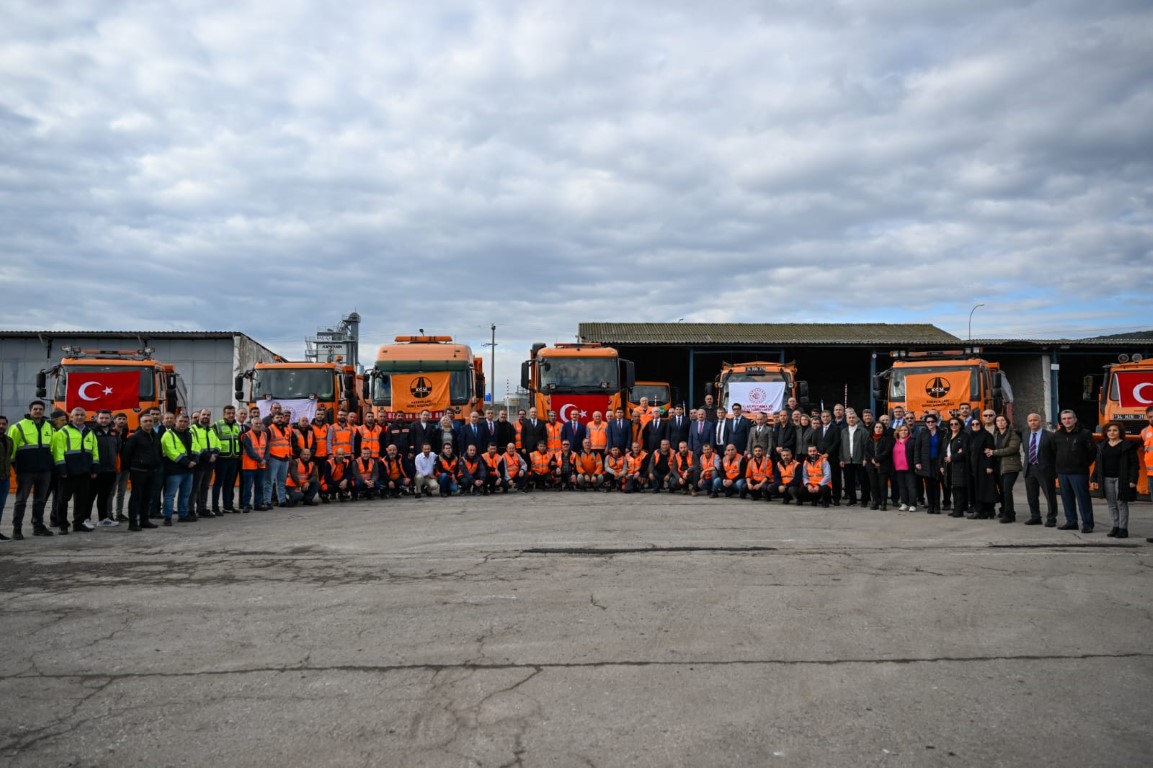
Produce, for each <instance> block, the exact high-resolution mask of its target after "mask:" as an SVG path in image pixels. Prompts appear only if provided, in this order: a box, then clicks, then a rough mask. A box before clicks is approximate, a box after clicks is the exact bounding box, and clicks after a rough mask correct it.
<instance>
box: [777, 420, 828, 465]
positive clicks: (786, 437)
mask: <svg viewBox="0 0 1153 768" xmlns="http://www.w3.org/2000/svg"><path fill="white" fill-rule="evenodd" d="M776 418H777V422H776V424H774V425H773V428H772V430H771V432H772V435H773V453H774V454H776V456H777V461H780V460H781V459H780V456H781V451H783V450H785V449H786V448H788V449H789V450H790V451H792V452H793V455H794V456H800V455H801V452H800V450H799V446H798V445H797V428H796V427H794V426H793V419H792V416H791V414H789V412H788V411H786V410H783V409H782V410H780V411H777V413H776ZM821 455H823V456H825V458H828V456H827V455H825V452H824V451H821ZM834 458H835V457H834Z"/></svg>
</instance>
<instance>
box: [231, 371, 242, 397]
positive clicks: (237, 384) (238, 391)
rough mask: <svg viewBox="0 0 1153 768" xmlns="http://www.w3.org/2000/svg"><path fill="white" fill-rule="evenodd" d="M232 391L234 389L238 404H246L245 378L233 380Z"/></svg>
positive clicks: (238, 377) (239, 377) (240, 377)
mask: <svg viewBox="0 0 1153 768" xmlns="http://www.w3.org/2000/svg"><path fill="white" fill-rule="evenodd" d="M232 389H233V392H232V394H233V396H234V397H235V398H236V402H238V403H243V402H244V376H243V375H241V376H237V377H236V378H235V379H233V380H232Z"/></svg>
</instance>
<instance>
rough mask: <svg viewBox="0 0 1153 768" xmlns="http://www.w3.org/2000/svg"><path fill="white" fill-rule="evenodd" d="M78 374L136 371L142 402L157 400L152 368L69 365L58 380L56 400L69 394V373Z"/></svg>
mask: <svg viewBox="0 0 1153 768" xmlns="http://www.w3.org/2000/svg"><path fill="white" fill-rule="evenodd" d="M69 371H76V372H78V373H126V372H128V371H136V372H138V373H139V374H140V402H142V403H146V402H150V401H152V400H155V399H156V381H155V378H156V377H155V376H153V375H152V369H151V368H144V367H134V366H129V365H67V366H64V369H63V370H62V371H61V373H60V378H58V379H57V380H56V396H55V399H56V400H64V399H65V396H66V393H67V392H68V372H69Z"/></svg>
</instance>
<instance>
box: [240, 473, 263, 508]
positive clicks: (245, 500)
mask: <svg viewBox="0 0 1153 768" xmlns="http://www.w3.org/2000/svg"><path fill="white" fill-rule="evenodd" d="M267 474H268V470H267V469H245V470H242V471H241V472H240V506H242V507H246V508H249V509H251V508H252V507H253V506H254V505H253V504H252V494H253V492H254V491H255V493H256V504H255V506H257V507H263V506H264V477H265V475H267Z"/></svg>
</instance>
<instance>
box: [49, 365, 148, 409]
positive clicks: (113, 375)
mask: <svg viewBox="0 0 1153 768" xmlns="http://www.w3.org/2000/svg"><path fill="white" fill-rule="evenodd" d="M64 404H65V408H67V409H68V410H72V409H73V408H75V407H77V406H79V407H81V408H83V409H84V410H86V411H93V410H100V409H101V408H107V409H108V410H110V411H117V410H124V409H128V408H136V407H137V406H139V405H140V372H139V371H91V372H88V371H70V372H69V373H68V391H67V392H66V394H65V400H64Z"/></svg>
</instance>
